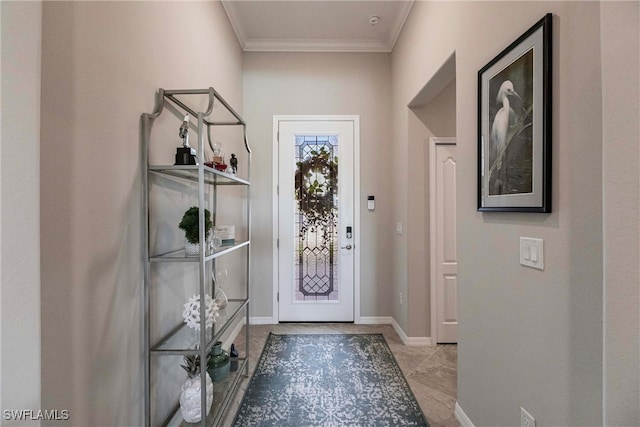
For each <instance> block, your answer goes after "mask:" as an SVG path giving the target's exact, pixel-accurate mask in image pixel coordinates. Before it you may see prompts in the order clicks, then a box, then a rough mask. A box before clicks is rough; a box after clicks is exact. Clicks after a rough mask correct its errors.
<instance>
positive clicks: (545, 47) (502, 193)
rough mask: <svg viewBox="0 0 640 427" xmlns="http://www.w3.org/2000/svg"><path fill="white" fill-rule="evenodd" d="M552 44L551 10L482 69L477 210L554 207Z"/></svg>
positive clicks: (479, 81)
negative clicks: (552, 177) (552, 182)
mask: <svg viewBox="0 0 640 427" xmlns="http://www.w3.org/2000/svg"><path fill="white" fill-rule="evenodd" d="M551 46H552V14H550V13H548V14H546V15H545V16H544V18H542V19H541V20H540V21H538V22H537V23H536V24H535V25H533V26H532V27H531V28H529V29H528V30H527V31H526V32H525V33H524V34H522V35H521V36H520V37H519V38H518V39H517V40H516V41H514V42H513V43H511V44H510V45H509V46H508V47H507V48H506V49H504V50H503V51H502V52H500V54H498V56H496V57H495V58H493V59H492V60H491V61H490V62H489V63H488V64H487V65H485V66H484V67H483V68H482V69H481V70H480V71H478V211H481V212H543V213H549V212H551V129H552V127H551V106H552V104H551V100H552V98H551V95H552V92H551V75H552V68H551ZM505 107H506V108H505Z"/></svg>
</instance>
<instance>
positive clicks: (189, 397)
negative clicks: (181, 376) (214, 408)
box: [180, 373, 213, 423]
mask: <svg viewBox="0 0 640 427" xmlns="http://www.w3.org/2000/svg"><path fill="white" fill-rule="evenodd" d="M205 376H206V377H207V415H209V410H210V409H211V404H212V403H213V382H212V381H211V377H209V374H208V373H206V374H205ZM201 401H202V400H201V395H200V374H198V376H197V377H195V378H187V379H186V380H185V382H184V384H182V391H181V392H180V410H181V411H182V418H184V420H185V421H186V422H188V423H197V422H198V421H200V420H201V419H202V412H201V410H202V408H201V407H200V402H201Z"/></svg>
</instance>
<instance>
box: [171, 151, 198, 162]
mask: <svg viewBox="0 0 640 427" xmlns="http://www.w3.org/2000/svg"><path fill="white" fill-rule="evenodd" d="M193 151H194V150H193V148H191V147H178V148H176V163H175V164H176V165H195V164H197V163H196V156H194V155H193Z"/></svg>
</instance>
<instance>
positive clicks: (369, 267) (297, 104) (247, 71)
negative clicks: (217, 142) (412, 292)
mask: <svg viewBox="0 0 640 427" xmlns="http://www.w3.org/2000/svg"><path fill="white" fill-rule="evenodd" d="M389 59H390V58H389V55H388V54H369V53H360V54H353V53H349V54H345V53H251V52H247V53H245V54H244V64H243V75H244V77H243V79H244V80H243V84H244V86H243V90H244V105H245V119H246V120H247V123H249V124H250V126H249V127H248V129H249V137H250V141H251V145H252V148H253V159H254V161H253V170H252V174H253V177H252V183H253V185H252V195H253V206H255V207H256V208H255V209H254V212H255V215H254V217H253V224H252V225H253V227H254V228H253V241H252V251H253V252H252V254H253V259H252V261H253V262H252V268H253V272H252V277H253V283H252V292H253V294H252V295H253V296H252V298H253V301H254V305H253V307H252V314H251V315H252V316H254V317H267V318H270V317H272V316H273V313H272V305H273V292H274V291H273V287H272V280H271V278H272V277H273V250H272V245H273V240H272V239H273V234H272V233H274V232H275V231H274V230H273V222H272V221H273V203H272V197H273V171H272V165H273V116H274V115H285V114H289V115H292V114H307V115H314V114H315V115H320V114H325V115H336V114H358V115H360V171H361V176H360V180H361V181H360V182H361V190H360V197H361V200H360V203H361V206H362V210H361V215H360V221H361V228H362V230H359V231H357V230H356V232H359V233H360V238H361V245H360V249H361V295H362V297H361V301H360V304H361V315H362V316H390V315H391V306H390V304H389V301H390V293H389V289H390V282H391V268H390V266H391V264H390V259H391V257H392V254H391V252H390V250H391V249H390V247H389V245H388V242H389V240H390V239H391V236H392V234H393V229H391V228H390V227H389V226H388V225H389V224H390V221H389V213H390V212H391V209H392V206H391V204H392V197H391V195H390V192H389V191H390V186H389V175H390V174H393V173H394V172H393V171H392V170H389V168H388V161H389V159H390V157H391V156H392V153H391V152H392V151H393V150H394V147H393V145H392V143H391V123H390V117H389V112H390V103H389V101H390V68H389V65H390V62H389ZM367 195H375V196H376V210H375V211H373V212H370V211H367V209H366V196H367ZM276 320H277V319H276Z"/></svg>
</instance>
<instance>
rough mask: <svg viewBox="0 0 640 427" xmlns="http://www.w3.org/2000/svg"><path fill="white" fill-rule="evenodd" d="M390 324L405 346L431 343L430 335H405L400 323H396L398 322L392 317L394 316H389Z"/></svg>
mask: <svg viewBox="0 0 640 427" xmlns="http://www.w3.org/2000/svg"><path fill="white" fill-rule="evenodd" d="M391 325H392V326H393V329H394V330H395V331H396V333H397V334H398V336H399V337H400V339H401V340H402V343H403V344H404V345H406V346H409V347H418V346H423V345H433V342H432V341H431V337H409V336H407V334H406V333H405V332H404V331H403V330H402V328H401V327H400V325H399V324H398V322H396V319H394V318H391Z"/></svg>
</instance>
